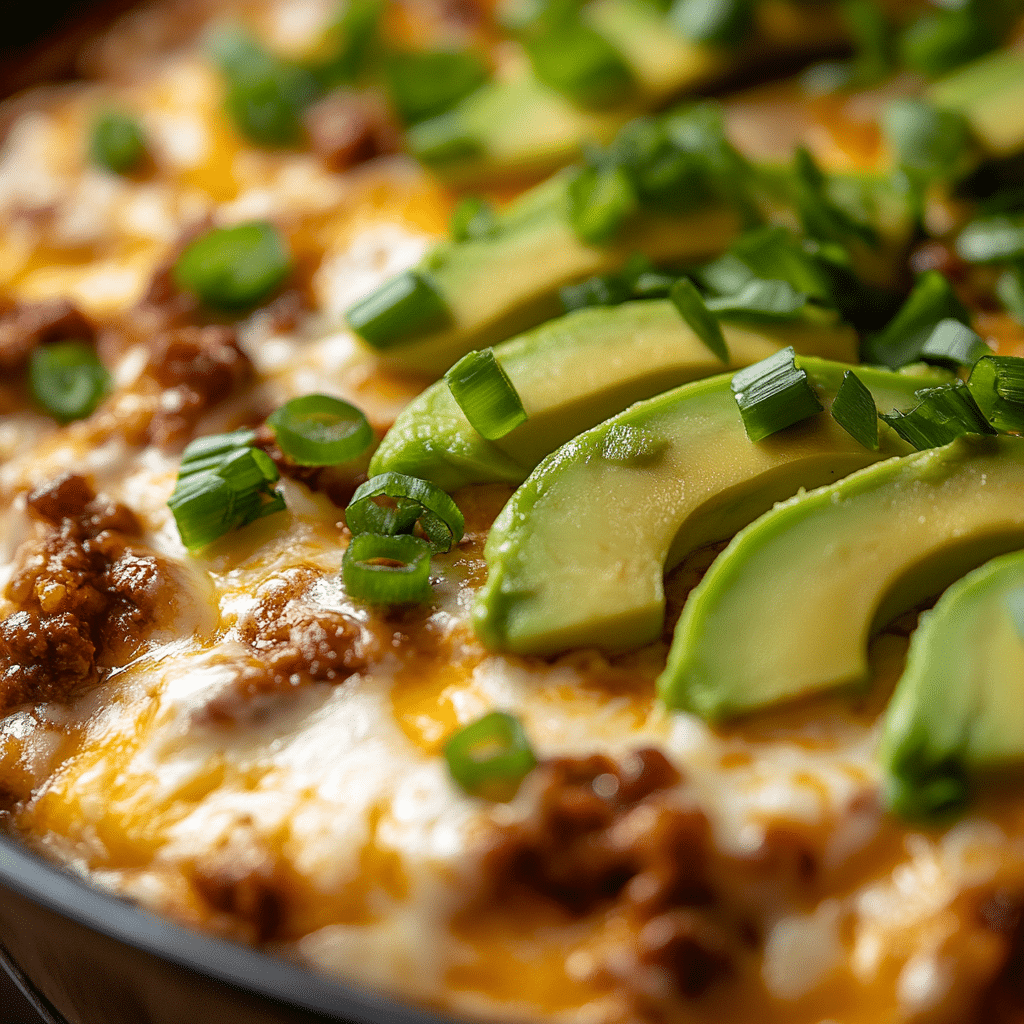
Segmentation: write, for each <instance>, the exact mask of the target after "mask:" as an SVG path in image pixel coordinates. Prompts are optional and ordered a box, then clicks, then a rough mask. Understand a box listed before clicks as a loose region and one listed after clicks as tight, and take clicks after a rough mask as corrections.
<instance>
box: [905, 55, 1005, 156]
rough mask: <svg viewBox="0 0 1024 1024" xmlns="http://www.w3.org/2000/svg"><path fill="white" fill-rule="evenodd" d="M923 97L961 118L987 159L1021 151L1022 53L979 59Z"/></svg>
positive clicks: (945, 79) (933, 87) (935, 86)
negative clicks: (959, 113) (982, 148)
mask: <svg viewBox="0 0 1024 1024" xmlns="http://www.w3.org/2000/svg"><path fill="white" fill-rule="evenodd" d="M925 96H926V97H927V98H928V99H930V100H931V101H932V102H933V103H935V104H936V105H937V106H940V107H945V108H947V109H951V110H959V111H960V112H961V113H962V114H964V115H965V116H966V118H967V120H968V121H969V122H970V125H971V127H972V128H973V129H974V134H975V135H976V136H977V138H978V140H979V141H980V142H981V144H982V146H983V147H984V149H985V151H986V154H987V155H988V156H990V157H1007V156H1012V155H1013V154H1014V153H1019V152H1020V151H1021V150H1022V149H1024V51H1021V50H1000V51H997V52H996V53H993V54H990V55H989V56H987V57H983V58H982V59H981V60H978V61H975V62H974V63H973V64H968V65H967V66H966V67H964V68H960V69H959V70H958V71H955V72H954V73H953V74H951V75H949V76H948V77H946V78H943V79H941V80H940V81H938V82H935V83H934V84H933V85H931V86H930V87H929V89H928V90H927V91H926V93H925Z"/></svg>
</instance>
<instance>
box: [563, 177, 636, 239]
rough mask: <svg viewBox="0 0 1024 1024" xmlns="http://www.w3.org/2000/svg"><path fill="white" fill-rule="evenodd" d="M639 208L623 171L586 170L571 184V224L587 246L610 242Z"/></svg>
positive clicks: (633, 191) (634, 193) (632, 189)
mask: <svg viewBox="0 0 1024 1024" xmlns="http://www.w3.org/2000/svg"><path fill="white" fill-rule="evenodd" d="M636 208H637V196H636V191H635V189H634V188H633V185H632V183H631V182H630V180H629V176H628V175H627V174H626V172H625V171H624V170H623V169H622V168H621V167H616V166H611V165H609V166H605V167H585V168H583V169H582V170H581V171H580V172H579V173H578V174H577V175H576V177H575V178H573V180H572V181H571V182H570V184H569V223H570V224H571V225H572V227H573V230H574V231H575V232H576V234H577V235H578V236H579V237H580V238H581V239H582V240H583V241H584V242H590V243H591V244H594V245H600V244H601V243H603V242H608V241H610V240H611V239H612V237H613V236H614V235H615V234H616V232H617V231H618V230H619V228H620V227H622V225H623V224H624V223H625V221H626V220H627V219H628V218H629V217H631V216H632V215H633V213H634V212H635V211H636Z"/></svg>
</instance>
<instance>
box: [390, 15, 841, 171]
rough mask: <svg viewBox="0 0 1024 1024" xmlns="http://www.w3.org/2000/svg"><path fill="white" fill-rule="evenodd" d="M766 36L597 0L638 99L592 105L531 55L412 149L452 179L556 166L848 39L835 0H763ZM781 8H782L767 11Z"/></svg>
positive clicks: (598, 19)
mask: <svg viewBox="0 0 1024 1024" xmlns="http://www.w3.org/2000/svg"><path fill="white" fill-rule="evenodd" d="M761 7H762V8H765V10H763V11H761V12H760V17H759V18H758V26H757V40H756V42H754V43H751V44H750V45H748V46H747V47H746V48H743V49H735V48H724V47H721V46H712V45H707V44H701V43H694V42H691V41H690V40H688V39H687V38H686V37H685V36H684V35H682V33H681V32H679V30H678V29H676V28H675V27H674V26H673V25H672V23H671V20H670V18H669V17H667V16H666V14H665V13H664V11H662V10H660V9H659V4H657V3H651V2H650V0H591V2H590V3H588V4H585V5H583V6H582V8H581V10H580V17H581V19H582V20H583V21H584V22H585V23H586V24H588V25H589V26H590V27H591V28H593V29H595V30H597V31H598V32H599V33H600V34H601V35H603V36H604V37H605V38H606V39H608V40H609V41H610V42H611V43H612V44H613V45H614V46H615V49H616V50H617V51H618V52H619V54H620V55H621V56H622V58H623V59H624V61H625V64H626V65H627V67H628V68H629V70H630V72H631V74H632V76H633V79H634V81H635V83H636V88H635V91H634V95H633V96H632V97H631V98H630V100H629V101H628V102H625V103H623V104H621V105H619V106H617V107H614V108H612V109H609V110H600V111H594V110H586V109H584V108H583V107H580V106H577V105H576V104H574V103H573V102H572V101H571V100H569V99H568V98H567V97H565V96H563V95H561V94H560V93H558V92H557V91H555V90H554V89H552V88H550V87H548V86H546V85H544V84H543V83H541V82H539V81H538V80H537V78H536V77H535V76H534V74H533V71H532V69H531V68H530V67H529V63H528V61H527V59H526V57H525V55H519V56H518V59H517V60H515V61H514V62H513V66H512V67H511V68H510V69H508V70H507V71H506V74H505V75H504V76H503V77H501V78H500V79H498V80H496V81H493V82H489V83H487V84H486V85H484V86H482V87H481V88H480V89H478V90H477V91H476V92H474V93H472V94H470V95H469V96H467V97H466V98H465V99H464V100H462V101H461V102H460V103H458V104H457V105H456V106H455V107H453V108H452V109H451V110H449V111H447V112H446V113H444V114H441V115H439V116H438V117H436V118H431V119H429V120H427V121H422V122H420V123H419V124H418V125H415V126H413V127H412V128H411V129H410V130H409V131H408V133H407V137H406V138H407V143H408V145H409V148H410V151H411V152H412V153H413V155H414V156H416V157H418V158H419V159H420V160H422V161H423V162H424V163H426V164H428V165H430V166H431V168H432V169H433V170H434V171H436V172H437V173H438V174H440V175H441V176H442V177H444V178H445V179H446V180H447V181H450V182H453V183H457V184H460V185H464V186H468V185H472V184H479V183H480V182H484V181H493V180H496V179H501V178H520V179H522V178H524V177H527V176H529V175H539V174H544V173H549V172H551V171H553V170H556V169H557V168H558V167H560V166H562V165H564V164H566V163H568V162H570V161H571V160H573V159H574V158H575V157H577V156H578V155H579V153H580V152H581V150H582V149H583V147H584V145H586V144H587V143H592V142H594V141H598V142H606V141H608V140H609V139H610V138H611V137H612V136H613V135H614V134H615V132H616V131H618V129H619V128H621V127H622V125H624V124H625V123H626V121H628V120H629V119H630V118H631V117H635V116H636V115H637V114H639V113H642V112H644V111H646V110H652V109H657V108H658V107H661V106H664V105H665V104H666V103H668V102H669V101H671V100H672V99H673V98H675V97H677V96H682V95H684V94H686V93H691V94H692V93H697V92H706V91H707V90H708V89H709V88H710V87H711V86H713V85H714V84H716V83H717V82H719V81H721V80H722V79H724V78H725V76H726V75H728V74H729V73H730V72H733V71H736V70H738V69H740V68H743V67H747V66H750V65H752V64H756V63H768V62H771V61H772V60H775V59H777V58H778V57H779V56H780V55H781V54H786V53H792V52H809V53H814V52H821V51H822V50H827V49H828V48H829V47H831V46H834V45H835V44H836V43H837V42H841V41H842V38H843V35H844V27H843V23H842V20H841V19H840V18H839V17H837V15H836V8H835V5H833V4H827V5H822V7H821V9H820V10H817V11H816V10H814V9H813V7H811V8H809V7H808V5H807V4H800V3H799V2H793V0H774V2H773V3H771V4H762V5H761ZM768 8H773V10H767V9H768Z"/></svg>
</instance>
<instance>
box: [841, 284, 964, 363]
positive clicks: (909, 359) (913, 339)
mask: <svg viewBox="0 0 1024 1024" xmlns="http://www.w3.org/2000/svg"><path fill="white" fill-rule="evenodd" d="M947 318H952V319H954V320H959V321H960V322H961V323H962V324H970V322H971V314H970V311H969V310H968V309H967V307H966V306H965V305H964V304H963V303H962V302H961V301H960V299H959V298H958V297H957V294H956V292H955V291H954V290H953V286H952V285H951V284H950V283H949V281H948V280H946V278H945V277H943V276H942V274H940V273H939V272H938V271H937V270H929V271H928V272H927V273H925V274H922V275H921V276H920V277H919V278H918V279H917V282H916V284H915V285H914V288H913V291H911V293H910V295H909V296H908V297H907V301H906V302H905V303H904V304H903V306H902V307H901V308H900V311H899V312H898V313H897V314H896V316H894V317H893V319H892V320H891V321H890V322H889V324H888V326H887V327H886V328H885V330H884V331H881V332H880V333H879V334H876V335H874V336H873V337H870V338H868V339H867V341H866V342H865V343H864V346H863V351H862V352H861V356H862V359H863V361H864V362H865V363H877V364H880V365H882V366H888V367H890V368H891V369H893V370H898V369H899V368H900V367H901V366H906V365H907V364H908V363H913V362H916V361H917V360H918V359H920V358H921V349H922V348H923V347H924V343H925V342H926V341H927V340H928V338H929V337H931V333H932V331H934V330H935V325H936V324H937V323H939V322H940V321H941V320H945V319H947Z"/></svg>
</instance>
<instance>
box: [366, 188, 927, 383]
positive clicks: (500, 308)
mask: <svg viewBox="0 0 1024 1024" xmlns="http://www.w3.org/2000/svg"><path fill="white" fill-rule="evenodd" d="M572 174H573V172H572V170H571V169H570V170H567V171H564V172H561V173H560V174H557V175H555V176H554V177H552V178H550V179H549V180H548V181H546V182H543V183H541V184H540V185H538V186H536V187H535V188H533V189H530V190H529V191H527V192H525V193H523V195H521V196H520V197H519V198H518V199H516V200H515V201H514V202H513V203H512V204H510V205H509V207H508V208H506V209H505V210H504V211H502V212H501V214H500V215H499V216H498V218H497V223H496V226H495V229H494V231H493V233H491V234H488V235H487V236H485V237H478V238H471V239H467V240H465V241H460V242H444V243H441V244H440V245H439V246H438V247H437V248H436V249H434V250H433V251H432V252H431V253H429V254H428V255H427V256H426V257H425V259H424V260H423V261H422V262H421V264H420V265H419V267H418V268H417V273H418V274H419V275H420V276H421V278H423V279H426V280H429V282H430V287H431V289H432V291H433V293H434V294H435V295H437V296H438V297H439V299H440V303H441V305H442V306H443V307H444V309H445V310H446V313H445V317H444V322H443V323H442V324H440V325H438V326H436V327H433V329H429V330H425V331H423V332H422V333H419V334H416V333H412V334H404V335H396V336H394V337H393V338H390V339H388V340H387V342H386V343H383V344H382V343H381V342H380V341H379V340H377V341H376V342H375V351H376V353H377V355H378V357H379V358H380V359H381V360H382V361H383V362H384V363H386V364H389V365H394V366H396V367H399V368H401V369H403V370H407V371H412V372H414V373H421V374H423V375H425V376H430V377H434V378H436V377H439V376H441V374H443V373H444V372H445V371H446V370H447V369H448V368H449V367H450V366H451V365H452V364H453V363H454V362H455V361H456V360H458V359H459V358H460V357H461V356H463V355H465V354H466V353H467V352H469V351H471V350H473V349H474V348H485V347H487V346H489V345H493V344H495V343H496V342H499V341H503V340H504V339H506V338H510V337H512V336H513V335H516V334H519V333H520V332H522V331H525V330H527V329H529V328H530V327H533V326H535V325H536V324H538V323H542V322H543V321H545V320H548V319H550V318H552V317H554V316H557V315H558V314H559V313H560V312H561V303H560V300H559V298H558V291H559V289H560V288H561V287H563V286H565V285H567V284H572V283H574V282H576V281H580V280H583V279H585V278H587V277H591V276H595V275H602V274H609V273H613V272H617V271H619V270H620V269H621V268H622V267H623V266H624V265H625V263H626V262H627V260H628V259H629V258H630V256H631V255H633V254H635V253H637V252H640V253H643V254H644V255H645V256H646V257H648V258H649V259H651V260H653V261H654V262H655V263H663V264H664V263H697V262H700V261H702V260H705V259H709V258H712V257H715V256H718V255H720V254H721V253H722V252H723V251H724V250H725V249H726V248H727V246H728V245H729V244H730V243H731V242H732V241H733V239H734V238H735V237H736V236H737V235H738V234H739V233H740V230H741V228H742V220H741V216H740V214H739V213H738V212H737V210H736V209H735V208H733V207H732V206H729V205H726V204H725V203H724V202H722V201H718V200H715V201H713V202H710V203H708V204H706V205H702V206H699V207H697V208H694V209H690V210H687V211H685V212H679V213H668V212H665V211H655V210H647V209H641V210H640V211H639V212H638V213H636V214H635V215H634V216H633V217H632V218H630V219H629V220H628V221H627V223H626V224H625V225H623V227H622V228H621V229H620V230H619V232H618V233H617V235H616V237H615V239H614V240H613V241H612V242H611V243H609V244H606V245H600V246H598V245H590V244H587V243H585V242H583V241H581V240H580V238H579V237H578V236H577V234H576V232H575V231H574V230H573V228H572V226H571V224H570V222H569V204H570V198H569V184H570V181H571V180H572ZM790 177H791V176H789V175H788V174H787V173H786V172H785V171H784V170H783V169H780V168H770V169H769V168H759V169H758V171H757V175H756V183H755V187H756V189H757V190H758V193H759V194H758V196H757V199H756V202H757V203H758V205H759V206H761V207H762V213H763V214H764V215H765V216H766V217H767V218H768V219H769V220H770V221H785V220H786V219H787V218H789V217H791V205H792V202H793V199H792V195H791V194H790V191H791V182H790V180H789V179H790ZM828 190H829V193H830V198H831V199H832V201H833V202H835V203H836V204H837V205H839V206H840V207H842V208H843V209H845V210H847V211H848V212H849V213H850V214H851V215H852V216H854V217H855V218H856V219H858V220H865V221H866V222H867V223H871V224H872V225H873V226H874V227H875V228H876V229H877V231H878V234H879V238H880V245H879V246H878V247H877V248H872V247H868V246H865V245H862V244H860V243H857V244H855V245H854V246H853V248H852V250H851V251H852V258H853V269H854V270H855V271H856V272H857V273H858V274H860V275H861V276H862V277H863V279H864V280H865V281H867V282H868V283H873V282H875V281H879V282H881V283H883V284H885V285H889V284H890V283H891V281H892V280H893V278H894V277H895V276H896V274H897V269H896V268H897V265H898V261H899V259H900V256H901V254H902V253H903V252H904V251H905V249H906V246H907V243H908V242H909V240H910V237H911V234H912V231H913V219H912V217H911V216H910V211H909V207H908V205H907V199H906V196H905V195H904V196H900V195H898V194H897V192H896V190H895V188H894V187H893V185H892V184H891V182H889V181H888V180H886V179H884V178H881V177H878V176H871V175H861V174H850V175H833V176H830V178H829V180H828ZM394 280H395V279H392V280H391V281H389V282H385V284H384V285H383V286H382V288H381V289H379V290H378V292H377V293H375V294H380V293H381V292H382V291H384V290H386V289H387V288H388V287H389V286H390V285H391V283H392V282H393V281H394ZM372 300H373V296H371V297H370V298H368V299H367V300H364V303H366V302H372ZM360 305H361V304H360V303H357V304H356V306H354V307H352V309H350V310H349V314H348V315H349V319H350V321H351V322H353V323H358V315H355V316H354V315H353V314H357V311H358V310H359V308H360Z"/></svg>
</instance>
